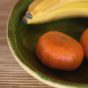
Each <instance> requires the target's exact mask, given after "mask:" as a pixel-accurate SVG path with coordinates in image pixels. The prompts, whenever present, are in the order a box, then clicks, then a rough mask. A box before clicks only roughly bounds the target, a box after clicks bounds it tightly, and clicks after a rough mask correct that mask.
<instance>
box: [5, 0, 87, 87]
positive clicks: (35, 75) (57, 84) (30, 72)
mask: <svg viewBox="0 0 88 88" xmlns="http://www.w3.org/2000/svg"><path fill="white" fill-rule="evenodd" d="M20 2H21V1H20V0H18V1H17V3H16V4H15V5H13V7H12V9H11V12H10V14H9V16H8V21H7V27H6V38H7V43H8V47H9V49H10V51H11V53H12V55H13V57H14V58H15V60H16V61H17V62H18V64H19V65H20V66H21V67H22V68H23V69H24V70H25V71H26V72H27V73H28V74H30V75H31V76H32V77H34V78H36V79H37V80H39V81H40V82H42V83H44V84H47V85H48V86H51V87H54V88H83V86H85V87H84V88H88V85H86V84H76V85H66V84H64V83H62V84H61V83H57V82H53V81H50V80H45V79H43V78H42V77H41V76H39V75H38V74H37V73H36V72H34V71H33V70H31V69H30V68H29V67H28V66H27V65H25V64H24V63H23V62H22V61H21V60H20V59H19V56H18V55H17V54H16V53H15V50H14V48H13V46H12V45H11V40H10V38H9V33H8V32H9V31H8V30H9V22H10V17H11V15H12V13H13V11H14V8H15V7H16V5H17V4H18V3H20Z"/></svg>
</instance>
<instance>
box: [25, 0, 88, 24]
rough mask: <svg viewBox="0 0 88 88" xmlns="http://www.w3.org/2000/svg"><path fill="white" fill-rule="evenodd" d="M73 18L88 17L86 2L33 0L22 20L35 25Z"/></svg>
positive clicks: (87, 3) (79, 0)
mask: <svg viewBox="0 0 88 88" xmlns="http://www.w3.org/2000/svg"><path fill="white" fill-rule="evenodd" d="M75 16H76V17H77V16H85V17H88V0H34V1H33V2H32V3H31V5H29V7H28V10H27V12H26V14H25V16H24V18H23V19H24V20H25V21H26V23H27V24H37V23H44V22H48V21H53V20H56V19H61V18H66V17H75Z"/></svg>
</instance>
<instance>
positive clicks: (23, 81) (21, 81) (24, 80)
mask: <svg viewBox="0 0 88 88" xmlns="http://www.w3.org/2000/svg"><path fill="white" fill-rule="evenodd" d="M17 1H18V0H0V88H51V87H49V86H47V85H45V84H43V83H41V82H40V81H38V80H36V79H35V78H34V77H32V76H30V75H29V74H28V73H27V72H25V71H24V70H23V69H22V68H21V67H20V65H19V64H18V63H17V62H16V61H15V59H14V57H13V56H12V54H11V52H10V50H9V47H8V44H7V40H6V24H7V19H8V15H9V13H10V11H11V10H12V8H13V6H14V5H15V4H16V2H17Z"/></svg>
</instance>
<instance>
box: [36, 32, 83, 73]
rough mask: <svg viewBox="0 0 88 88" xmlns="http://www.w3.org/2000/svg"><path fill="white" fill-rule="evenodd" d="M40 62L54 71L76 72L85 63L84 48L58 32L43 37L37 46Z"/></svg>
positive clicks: (48, 33)
mask: <svg viewBox="0 0 88 88" xmlns="http://www.w3.org/2000/svg"><path fill="white" fill-rule="evenodd" d="M36 55H37V56H38V58H39V59H40V61H41V62H42V63H43V64H44V65H46V66H48V67H50V68H53V69H59V70H67V71H70V70H74V69H76V68H78V67H79V66H80V64H81V63H82V61H83V57H84V52H83V48H82V46H81V45H80V43H78V42H77V41H76V40H75V39H73V38H72V37H70V36H68V35H66V34H64V33H61V32H57V31H51V32H47V33H45V34H44V35H42V36H41V37H40V38H39V40H38V42H37V44H36Z"/></svg>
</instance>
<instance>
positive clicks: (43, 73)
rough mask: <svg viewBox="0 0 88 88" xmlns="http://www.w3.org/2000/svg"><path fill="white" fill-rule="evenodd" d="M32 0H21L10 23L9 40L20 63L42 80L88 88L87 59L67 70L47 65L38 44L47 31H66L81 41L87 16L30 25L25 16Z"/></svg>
mask: <svg viewBox="0 0 88 88" xmlns="http://www.w3.org/2000/svg"><path fill="white" fill-rule="evenodd" d="M31 2H32V0H20V1H19V2H18V3H17V4H16V6H15V8H14V9H13V11H12V14H11V16H10V19H9V23H8V34H7V37H8V38H7V39H8V43H9V46H10V49H11V51H12V53H13V55H14V57H15V58H16V60H17V62H18V63H19V64H20V65H21V66H22V67H23V68H24V69H25V70H26V71H27V72H28V73H30V74H31V75H32V76H34V77H35V78H37V79H38V80H40V81H41V82H43V83H45V84H47V85H50V86H52V87H56V88H88V61H86V60H84V62H83V63H82V65H81V66H80V68H78V69H77V70H75V71H71V72H66V71H59V70H53V69H50V68H47V67H45V66H44V65H43V64H41V62H40V61H39V60H38V59H37V57H36V54H35V45H36V42H37V40H38V38H39V37H40V36H41V35H42V34H43V33H45V32H47V31H51V30H57V31H61V32H65V33H67V34H69V35H71V36H72V37H74V38H75V39H77V40H78V41H79V38H80V36H81V33H82V32H83V31H84V29H85V28H86V27H88V19H87V18H68V19H62V20H57V21H53V22H49V23H44V24H37V25H31V24H30V25H27V24H25V23H24V22H23V21H22V17H23V16H24V13H25V12H26V10H27V7H28V5H29V4H30V3H31Z"/></svg>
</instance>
